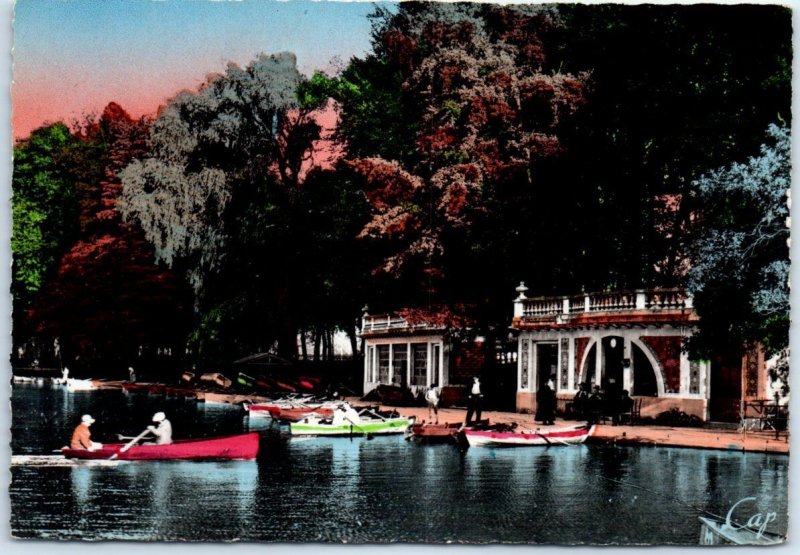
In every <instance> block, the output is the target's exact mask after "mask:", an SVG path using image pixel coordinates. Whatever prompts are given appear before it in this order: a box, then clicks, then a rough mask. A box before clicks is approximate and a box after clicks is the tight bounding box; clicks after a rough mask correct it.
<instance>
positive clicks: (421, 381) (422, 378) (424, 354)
mask: <svg viewBox="0 0 800 555" xmlns="http://www.w3.org/2000/svg"><path fill="white" fill-rule="evenodd" d="M411 356H412V357H414V358H413V363H414V366H412V371H411V385H428V344H427V343H414V344H412V345H411Z"/></svg>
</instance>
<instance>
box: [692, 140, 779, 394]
mask: <svg viewBox="0 0 800 555" xmlns="http://www.w3.org/2000/svg"><path fill="white" fill-rule="evenodd" d="M767 135H768V140H767V143H766V144H764V145H762V147H761V152H760V154H759V155H758V156H754V157H751V158H750V159H748V160H747V162H745V163H734V164H731V165H730V166H726V167H723V168H720V169H717V170H714V171H712V172H709V173H707V174H704V175H703V176H701V177H700V178H699V179H697V180H696V181H695V182H694V183H693V186H694V188H695V194H696V196H697V200H698V201H699V204H700V205H701V206H703V210H702V212H701V213H700V215H699V224H698V227H699V229H698V231H697V232H696V233H697V238H696V239H695V241H694V243H693V245H692V247H693V248H692V251H691V253H692V256H691V269H690V270H689V288H690V291H691V292H692V293H693V294H694V298H695V305H696V307H697V311H698V314H699V315H700V318H701V323H700V330H699V333H698V334H696V335H695V336H694V337H693V338H692V342H691V348H692V351H693V354H694V355H695V356H699V357H706V358H707V357H710V356H712V355H713V354H715V353H720V352H732V353H739V352H741V351H742V349H743V348H745V347H747V346H752V345H755V344H761V345H762V346H763V347H764V348H765V350H766V352H767V354H768V355H778V357H779V359H780V362H779V364H778V365H777V367H776V372H777V373H778V374H779V375H782V376H783V377H785V374H786V372H788V351H787V350H788V345H789V245H788V239H789V227H788V225H789V221H788V218H789V206H788V202H787V200H788V193H789V188H790V186H791V176H790V171H791V140H790V130H789V128H788V127H779V126H776V125H772V126H770V127H769V130H768V133H767ZM784 383H786V382H785V380H784Z"/></svg>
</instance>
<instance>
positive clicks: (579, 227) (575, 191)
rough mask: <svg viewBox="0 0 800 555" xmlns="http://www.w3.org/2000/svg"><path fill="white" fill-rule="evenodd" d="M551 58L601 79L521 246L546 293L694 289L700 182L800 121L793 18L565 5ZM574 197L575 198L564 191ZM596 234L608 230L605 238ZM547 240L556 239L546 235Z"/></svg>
mask: <svg viewBox="0 0 800 555" xmlns="http://www.w3.org/2000/svg"><path fill="white" fill-rule="evenodd" d="M558 12H559V14H560V17H561V19H562V21H563V25H562V26H560V27H557V28H554V29H553V35H551V41H552V43H553V45H554V48H555V51H554V52H553V53H552V57H553V59H554V60H555V61H557V63H559V64H563V66H564V68H566V69H568V70H570V71H573V72H577V71H583V70H590V71H591V72H592V75H591V79H590V81H589V92H588V94H587V104H586V107H585V109H583V110H580V111H579V112H577V113H576V114H575V116H574V117H573V118H572V119H571V121H570V125H569V126H567V127H565V128H563V129H562V132H561V135H560V136H561V138H562V142H563V144H564V145H565V148H564V150H563V152H562V154H561V156H560V157H558V159H554V160H553V161H552V164H549V163H545V164H542V165H541V166H540V169H541V172H540V178H541V181H540V182H541V183H543V184H544V187H542V188H541V189H539V191H537V193H539V195H538V199H539V201H540V202H539V203H537V204H541V203H544V204H545V205H546V206H548V210H546V211H542V210H530V211H529V214H530V217H529V218H528V220H529V221H532V222H536V225H534V226H532V227H531V229H530V231H529V232H528V233H527V234H528V235H534V236H537V235H541V234H546V233H547V230H548V229H554V228H556V229H558V237H559V245H560V246H559V249H539V248H536V247H535V246H534V245H535V242H533V241H531V242H529V243H528V244H527V245H526V244H524V243H522V242H521V243H520V244H519V245H518V249H517V252H518V253H519V255H520V258H521V259H522V260H526V261H528V264H529V265H530V267H531V268H536V269H537V271H536V272H535V274H534V272H529V274H534V275H536V276H537V279H529V280H528V281H529V284H530V285H531V286H532V287H533V288H537V289H540V290H541V289H544V290H547V289H549V288H550V287H552V285H551V284H559V285H560V287H561V288H562V289H561V292H568V291H570V290H573V291H574V290H580V289H582V288H583V289H587V290H590V291H591V290H601V289H605V288H638V287H649V286H656V285H662V286H675V285H683V284H685V279H686V278H685V268H686V267H685V264H684V263H683V261H684V260H685V256H686V250H687V248H688V245H689V243H690V242H691V240H692V237H691V233H690V230H689V226H688V224H689V221H690V218H691V216H692V214H694V213H695V212H696V211H697V209H698V208H699V207H698V206H697V205H696V204H695V198H694V197H693V196H692V195H691V192H692V186H691V183H692V181H693V180H695V179H698V178H699V177H700V176H701V175H702V174H703V173H705V172H706V171H707V170H708V168H713V167H719V166H723V165H726V164H729V163H730V162H731V161H733V160H741V159H744V158H745V157H747V156H749V155H751V154H752V153H753V152H755V151H756V150H757V148H758V146H759V144H760V141H761V138H762V137H763V131H764V129H766V128H767V126H768V125H769V124H770V123H772V122H776V121H782V122H784V123H788V122H789V121H790V117H791V60H792V46H791V44H792V40H791V38H792V25H791V11H790V10H789V9H788V8H786V7H782V6H754V5H737V6H722V5H696V6H658V5H641V6H628V5H612V4H608V5H601V6H597V5H585V4H584V5H582V4H562V5H559V7H558ZM564 184H566V185H567V186H563V185H564ZM596 230H602V233H597V232H596ZM545 236H546V235H545Z"/></svg>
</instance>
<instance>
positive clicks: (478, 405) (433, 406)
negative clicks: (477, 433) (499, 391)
mask: <svg viewBox="0 0 800 555" xmlns="http://www.w3.org/2000/svg"><path fill="white" fill-rule="evenodd" d="M440 397H441V393H440V391H439V387H438V386H437V385H436V384H435V383H433V384H431V386H430V387H429V388H428V391H427V392H426V393H425V400H426V401H427V403H428V418H430V419H431V420H433V419H434V418H435V419H436V420H435V422H434V423H435V424H438V423H439V403H440V401H441V399H440ZM482 409H483V392H482V391H481V380H480V378H478V377H477V376H475V377H474V378H472V387H471V388H470V391H469V397H468V399H467V419H466V422H465V424H466V425H467V426H469V425H470V424H472V423H473V417H474V422H480V420H481V410H482Z"/></svg>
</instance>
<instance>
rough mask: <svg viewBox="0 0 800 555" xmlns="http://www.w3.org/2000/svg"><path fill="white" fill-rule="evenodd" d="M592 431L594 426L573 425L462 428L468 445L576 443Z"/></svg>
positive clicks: (503, 445)
mask: <svg viewBox="0 0 800 555" xmlns="http://www.w3.org/2000/svg"><path fill="white" fill-rule="evenodd" d="M593 432H594V426H592V427H591V428H587V427H586V426H574V427H570V428H555V429H549V430H544V431H542V430H519V431H496V430H471V429H466V430H464V435H465V436H466V438H467V442H469V445H470V447H547V446H555V445H578V444H581V443H583V442H585V441H586V439H587V438H588V437H589V436H591V435H592V433H593Z"/></svg>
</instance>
